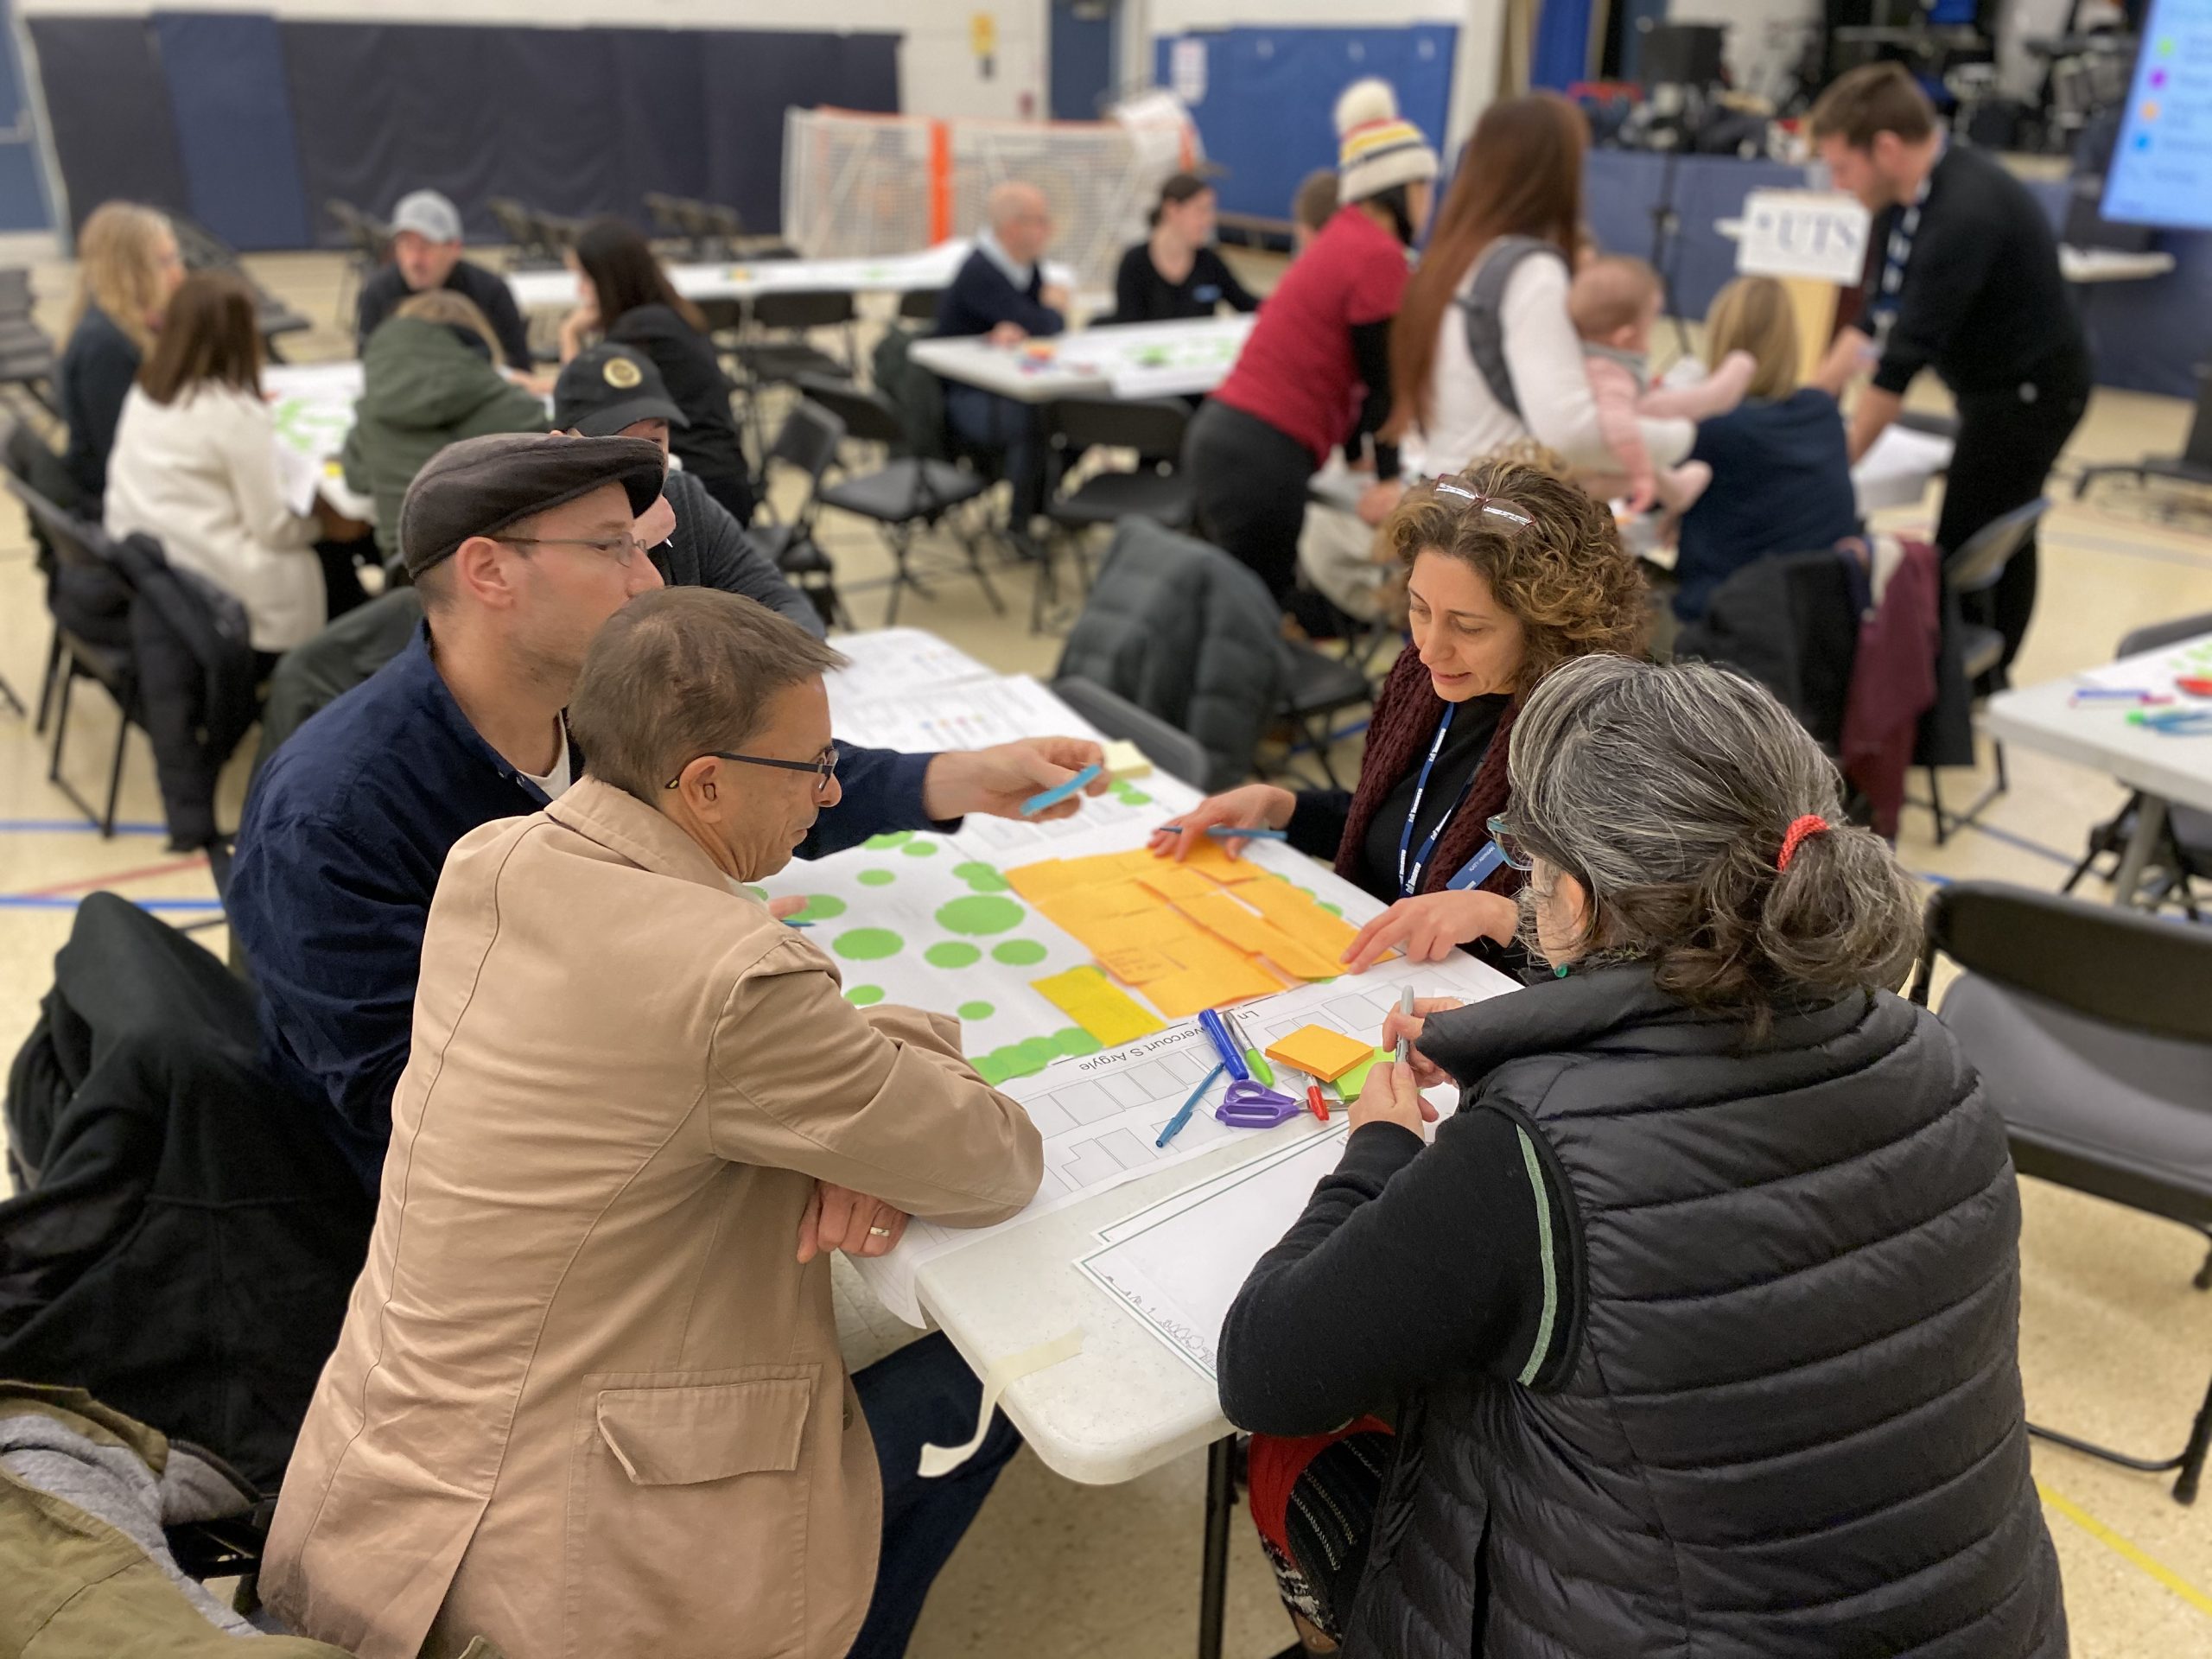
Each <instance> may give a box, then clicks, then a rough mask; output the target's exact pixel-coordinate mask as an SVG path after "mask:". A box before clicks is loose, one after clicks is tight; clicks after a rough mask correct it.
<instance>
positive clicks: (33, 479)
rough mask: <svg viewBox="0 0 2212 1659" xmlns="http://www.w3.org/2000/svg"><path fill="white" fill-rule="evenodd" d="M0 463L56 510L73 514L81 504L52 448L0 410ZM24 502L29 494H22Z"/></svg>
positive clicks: (76, 485) (75, 484) (68, 474)
mask: <svg viewBox="0 0 2212 1659" xmlns="http://www.w3.org/2000/svg"><path fill="white" fill-rule="evenodd" d="M0 462H4V464H5V465H6V467H7V469H8V471H9V472H10V474H12V475H13V476H14V477H15V478H16V480H18V481H19V482H20V483H22V485H24V486H26V487H27V488H28V489H29V490H30V491H31V492H33V493H35V494H37V495H38V496H40V497H41V498H42V499H43V500H44V501H45V503H46V505H47V506H48V508H49V509H51V510H52V511H54V512H67V513H74V512H76V511H77V509H78V508H79V506H81V505H84V504H83V503H82V502H81V501H79V499H78V484H77V480H76V479H75V478H74V477H73V476H72V475H71V474H70V472H69V469H68V468H67V467H65V466H63V465H62V463H61V457H60V456H59V455H57V454H54V449H53V447H52V446H51V445H49V444H48V442H47V441H46V440H45V439H44V438H41V436H39V435H38V434H37V433H36V432H35V431H33V430H32V429H30V428H29V426H26V425H25V424H24V423H22V422H21V421H19V420H17V419H16V417H15V416H13V415H11V414H10V413H8V412H7V411H6V410H0ZM24 499H25V503H26V505H28V504H29V497H25V498H24Z"/></svg>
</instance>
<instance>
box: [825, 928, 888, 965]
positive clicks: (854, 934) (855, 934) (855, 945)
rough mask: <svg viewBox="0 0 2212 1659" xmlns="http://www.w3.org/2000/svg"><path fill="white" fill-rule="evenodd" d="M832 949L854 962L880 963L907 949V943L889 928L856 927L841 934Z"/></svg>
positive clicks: (831, 945)
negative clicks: (885, 958)
mask: <svg viewBox="0 0 2212 1659" xmlns="http://www.w3.org/2000/svg"><path fill="white" fill-rule="evenodd" d="M829 948H830V949H831V950H835V951H836V953H837V954H838V955H839V956H841V957H845V958H847V959H848V960H849V961H852V962H880V961H881V960H882V959H883V958H884V957H895V956H897V955H898V954H899V952H900V951H901V950H905V949H906V940H904V939H902V938H899V936H898V935H897V934H896V933H893V931H891V930H890V929H889V928H887V927H856V928H854V929H852V930H851V931H849V932H844V933H840V934H839V935H838V936H837V937H836V938H835V939H832V940H831V941H830V942H829Z"/></svg>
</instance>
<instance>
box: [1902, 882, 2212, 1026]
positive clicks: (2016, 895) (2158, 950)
mask: <svg viewBox="0 0 2212 1659" xmlns="http://www.w3.org/2000/svg"><path fill="white" fill-rule="evenodd" d="M1939 951H1940V952H1941V953H1942V954H1943V955H1944V956H1947V957H1950V958H1951V959H1952V960H1953V961H1954V962H1955V963H1958V964H1959V966H1960V967H1961V968H1963V969H1966V970H1967V972H1968V973H1971V974H1978V975H1980V976H1981V977H1983V978H1985V979H1987V980H1990V981H1992V982H1995V983H1997V984H1999V985H2003V986H2005V987H2007V988H2011V989H2012V990H2015V991H2022V992H2025V993H2026V994H2027V995H2031V996H2037V997H2041V998H2043V999H2044V1001H2050V1002H2055V1003H2057V1004H2058V1005H2059V1006H2060V1007H2065V1008H2069V1009H2072V1010H2073V1011H2074V1012H2075V1013H2077V1014H2083V1015H2086V1016H2087V1017H2088V1018H2089V1019H2092V1020H2102V1021H2105V1022H2106V1023H2107V1024H2110V1025H2115V1026H2123V1027H2127V1028H2129V1029H2131V1030H2135V1031H2142V1032H2147V1033H2151V1034H2152V1035H2153V1036H2158V1037H2171V1038H2175V1039H2179V1040H2181V1041H2183V1042H2192V1043H2212V993H2208V991H2207V987H2209V986H2212V931H2208V930H2206V929H2204V928H2201V927H2196V926H2191V925H2188V924H2186V923H2182V922H2171V921H2163V920H2160V919H2159V918H2157V917H2154V916H2146V915H2144V914H2143V913H2141V912H2138V911H2133V910H2123V909H2121V908H2120V907H2119V906H2115V905H2094V904H2091V903H2089V902H2088V901H2087V900H2086V899H2069V898H2066V897H2064V896H2063V895H2062V894H2059V893H2038V892H2037V891H2035V890H2034V889H2032V888H2030V887H2012V886H2009V885H2007V884H2005V883H2004V882H2001V881H1959V882H1955V883H1953V884H1952V885H1951V886H1950V887H1939V888H1937V889H1936V894H1935V896H1934V897H1933V898H1931V899H1929V901H1928V918H1927V938H1926V941H1925V944H1924V945H1923V950H1922V953H1921V960H1920V969H1919V971H1918V972H1917V973H1916V975H1915V976H1914V980H1913V988H1912V995H1913V1000H1914V1001H1916V1002H1925V1001H1927V1000H1928V982H1929V976H1930V975H1931V974H1932V972H1933V970H1934V967H1935V960H1936V953H1937V952H1939Z"/></svg>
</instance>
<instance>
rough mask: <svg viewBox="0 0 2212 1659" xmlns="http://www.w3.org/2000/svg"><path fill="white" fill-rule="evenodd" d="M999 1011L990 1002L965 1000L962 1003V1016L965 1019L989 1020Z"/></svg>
mask: <svg viewBox="0 0 2212 1659" xmlns="http://www.w3.org/2000/svg"><path fill="white" fill-rule="evenodd" d="M997 1012H998V1010H997V1009H996V1008H995V1007H992V1006H991V1005H990V1004H989V1003H988V1002H963V1003H962V1004H961V1005H960V1017H961V1018H962V1019H963V1020H988V1019H989V1018H990V1017H991V1016H992V1015H993V1014H996V1013H997Z"/></svg>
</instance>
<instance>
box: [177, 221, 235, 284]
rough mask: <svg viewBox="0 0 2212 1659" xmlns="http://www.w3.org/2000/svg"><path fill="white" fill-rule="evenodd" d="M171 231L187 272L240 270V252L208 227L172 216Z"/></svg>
mask: <svg viewBox="0 0 2212 1659" xmlns="http://www.w3.org/2000/svg"><path fill="white" fill-rule="evenodd" d="M169 229H170V230H171V231H172V232H174V233H175V236H176V251H177V253H178V255H179V257H181V258H182V259H183V261H184V268H185V269H186V270H238V250H237V249H236V248H234V247H232V245H230V244H229V243H227V242H226V241H224V240H223V238H221V237H219V236H218V235H216V234H215V233H214V232H213V231H211V230H209V229H208V228H207V226H204V225H196V224H194V222H193V221H192V220H190V219H183V218H180V217H178V216H176V215H175V214H172V215H170V218H169Z"/></svg>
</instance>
